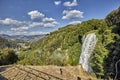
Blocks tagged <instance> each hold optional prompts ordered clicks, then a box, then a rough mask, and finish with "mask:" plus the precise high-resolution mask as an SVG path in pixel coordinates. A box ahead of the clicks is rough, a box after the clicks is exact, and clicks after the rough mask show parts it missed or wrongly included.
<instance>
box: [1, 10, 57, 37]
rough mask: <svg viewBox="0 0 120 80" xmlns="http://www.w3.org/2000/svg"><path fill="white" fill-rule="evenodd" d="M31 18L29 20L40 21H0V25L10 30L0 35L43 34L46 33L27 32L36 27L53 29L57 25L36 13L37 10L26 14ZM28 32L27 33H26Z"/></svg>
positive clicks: (51, 19) (50, 19) (53, 20)
mask: <svg viewBox="0 0 120 80" xmlns="http://www.w3.org/2000/svg"><path fill="white" fill-rule="evenodd" d="M28 14H29V15H30V16H31V19H36V18H41V21H35V20H30V21H18V20H13V19H11V18H6V19H3V20H0V25H3V26H4V25H5V26H8V27H9V26H10V29H9V30H8V31H7V32H4V31H3V32H0V33H6V34H11V35H18V34H22V35H24V34H26V35H28V34H45V33H47V32H40V31H39V32H34V31H32V32H29V30H32V28H36V27H37V28H38V27H44V28H46V27H55V26H57V25H58V22H57V21H56V20H55V19H54V18H52V17H50V18H48V17H46V16H45V15H44V14H42V13H40V12H38V11H37V10H34V11H31V12H29V13H28ZM28 32H29V33H28Z"/></svg>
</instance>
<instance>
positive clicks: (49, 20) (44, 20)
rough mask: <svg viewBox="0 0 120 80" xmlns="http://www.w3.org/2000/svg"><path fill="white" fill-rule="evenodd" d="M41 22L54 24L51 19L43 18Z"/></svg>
mask: <svg viewBox="0 0 120 80" xmlns="http://www.w3.org/2000/svg"><path fill="white" fill-rule="evenodd" d="M42 21H43V22H54V21H55V19H53V18H43V20H42Z"/></svg>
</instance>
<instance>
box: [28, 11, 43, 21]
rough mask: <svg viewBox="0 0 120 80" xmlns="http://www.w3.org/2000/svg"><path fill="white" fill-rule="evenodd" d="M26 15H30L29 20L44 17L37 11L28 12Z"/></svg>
mask: <svg viewBox="0 0 120 80" xmlns="http://www.w3.org/2000/svg"><path fill="white" fill-rule="evenodd" d="M28 15H30V17H31V19H32V20H33V19H36V18H43V17H44V16H45V15H44V14H43V13H41V12H39V11H38V10H34V11H30V12H28Z"/></svg>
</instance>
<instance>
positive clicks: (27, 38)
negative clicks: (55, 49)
mask: <svg viewBox="0 0 120 80" xmlns="http://www.w3.org/2000/svg"><path fill="white" fill-rule="evenodd" d="M0 36H1V37H4V38H6V39H12V40H24V41H31V40H38V39H40V38H43V37H44V36H45V34H43V35H7V34H0Z"/></svg>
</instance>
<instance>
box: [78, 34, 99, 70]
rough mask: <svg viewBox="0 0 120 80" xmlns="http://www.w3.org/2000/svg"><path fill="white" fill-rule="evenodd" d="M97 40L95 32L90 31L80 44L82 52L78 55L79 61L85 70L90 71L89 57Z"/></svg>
mask: <svg viewBox="0 0 120 80" xmlns="http://www.w3.org/2000/svg"><path fill="white" fill-rule="evenodd" d="M97 40H98V39H97V37H96V35H95V33H90V34H88V35H87V36H86V37H85V39H84V42H83V45H82V53H81V56H80V60H79V63H80V64H81V65H82V67H83V69H84V70H86V71H87V72H91V71H92V68H91V66H90V60H89V58H90V56H91V53H92V52H93V50H94V47H95V45H96V42H97Z"/></svg>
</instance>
